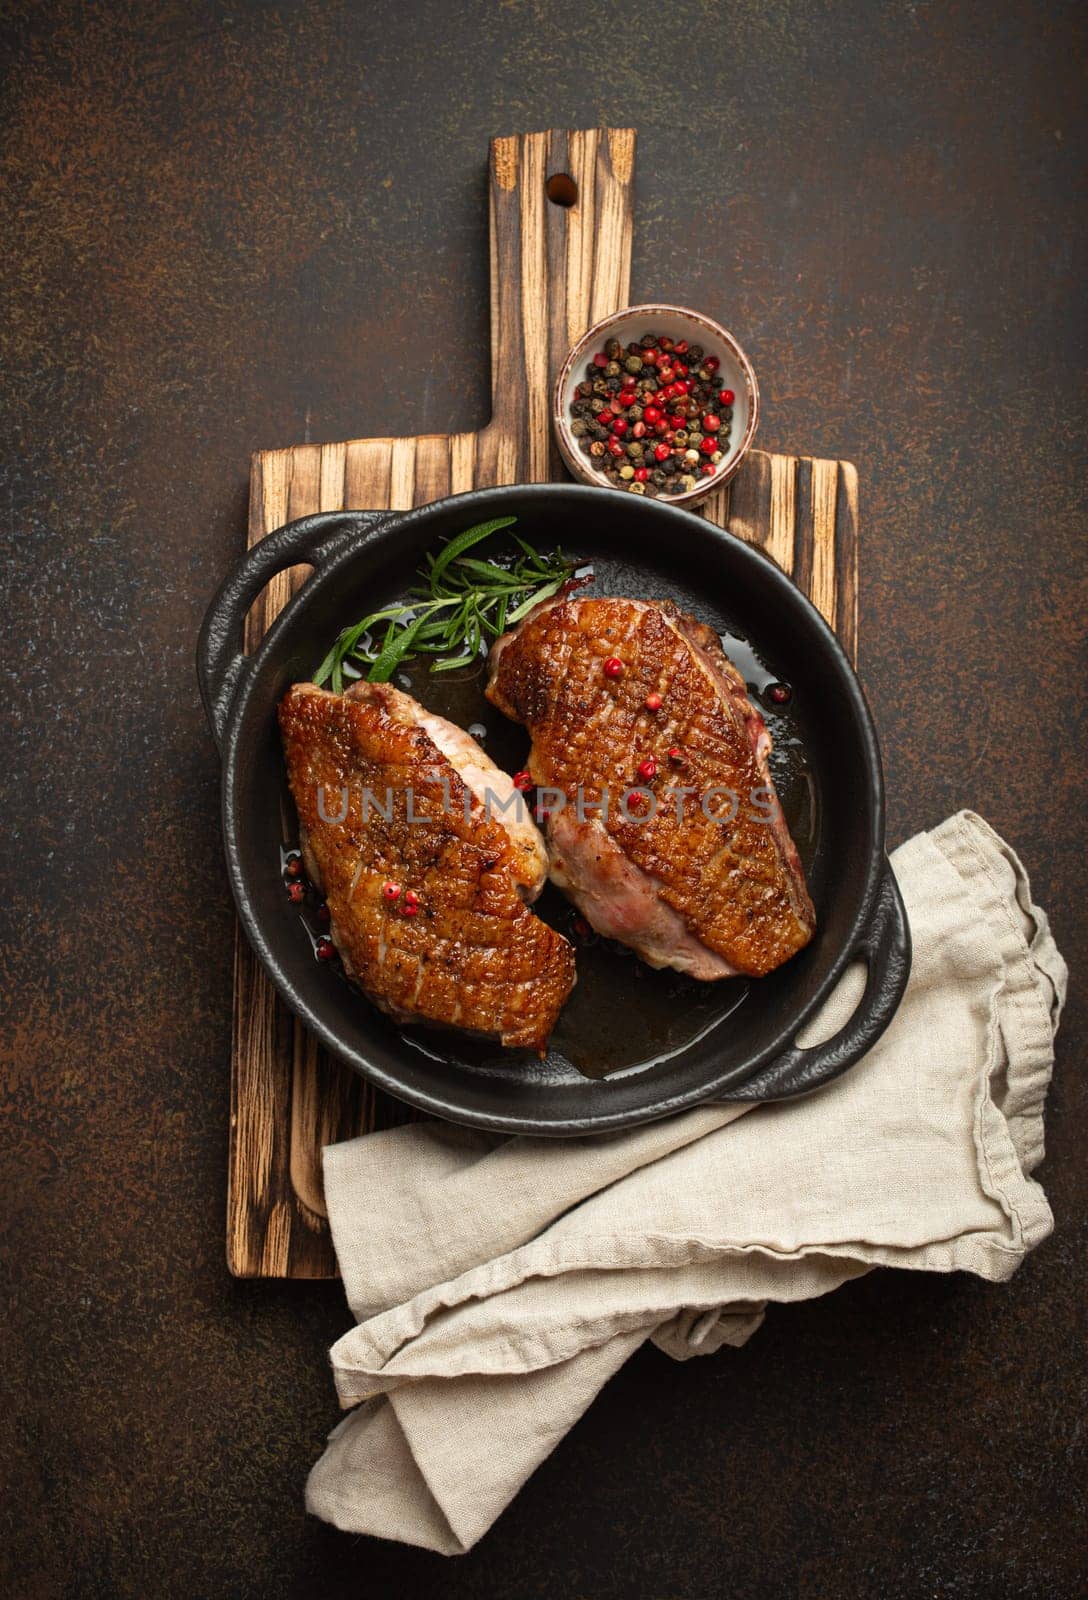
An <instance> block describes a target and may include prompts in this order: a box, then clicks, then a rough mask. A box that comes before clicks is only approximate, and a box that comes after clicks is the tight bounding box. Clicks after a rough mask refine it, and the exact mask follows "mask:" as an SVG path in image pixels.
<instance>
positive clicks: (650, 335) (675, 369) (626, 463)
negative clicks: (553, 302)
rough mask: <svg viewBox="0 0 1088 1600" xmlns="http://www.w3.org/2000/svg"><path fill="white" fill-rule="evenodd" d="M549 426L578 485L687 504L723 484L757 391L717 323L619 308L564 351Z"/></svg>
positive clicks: (671, 310) (752, 416)
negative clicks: (564, 358) (568, 349)
mask: <svg viewBox="0 0 1088 1600" xmlns="http://www.w3.org/2000/svg"><path fill="white" fill-rule="evenodd" d="M552 421H553V424H554V427H555V432H556V438H557V440H558V443H559V449H560V453H561V454H562V457H563V460H564V461H565V462H566V464H567V466H568V468H569V469H570V471H571V472H572V473H573V474H574V476H575V477H576V478H578V479H580V481H581V482H582V483H588V484H593V485H596V486H598V487H604V488H615V489H622V490H624V491H626V492H629V493H633V494H643V495H650V496H651V497H654V498H659V499H662V500H669V501H672V502H673V503H674V504H677V505H692V504H694V503H695V502H696V501H699V500H702V499H703V498H704V497H705V496H706V495H708V494H711V493H712V492H713V491H714V490H715V489H720V488H721V487H722V485H723V484H726V483H728V482H729V480H730V479H731V478H732V477H733V476H734V474H735V473H736V471H737V469H738V468H739V466H740V464H741V462H742V461H743V459H744V457H745V455H746V454H747V453H748V450H749V448H750V446H751V443H752V438H753V436H754V434H755V431H756V426H757V423H758V421H759V386H758V384H757V383H756V375H755V372H754V370H753V368H752V363H751V362H750V361H749V360H748V357H747V356H746V355H745V353H744V351H743V350H742V349H741V347H740V345H739V344H738V343H737V341H736V339H735V338H734V337H733V335H732V334H731V333H729V332H728V331H727V330H726V329H725V328H723V327H722V326H721V325H720V324H719V323H717V322H714V321H712V320H711V319H710V318H709V317H704V316H702V315H701V313H699V312H697V311H690V310H686V309H685V308H684V307H682V306H667V305H645V306H629V307H627V309H626V310H623V311H616V312H614V313H613V314H612V315H611V316H610V317H604V318H602V320H601V321H600V322H597V323H594V325H593V327H592V328H590V329H589V330H588V332H586V333H585V334H583V336H582V338H581V339H579V341H578V343H577V344H576V345H575V346H574V348H573V349H572V350H571V352H570V355H569V356H568V357H567V359H566V361H565V362H564V363H563V367H562V370H561V371H560V373H559V377H558V378H557V380H556V385H555V392H554V395H553V399H552Z"/></svg>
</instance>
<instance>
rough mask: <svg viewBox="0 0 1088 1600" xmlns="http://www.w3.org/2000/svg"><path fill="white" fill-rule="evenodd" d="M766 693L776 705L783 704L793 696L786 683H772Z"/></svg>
mask: <svg viewBox="0 0 1088 1600" xmlns="http://www.w3.org/2000/svg"><path fill="white" fill-rule="evenodd" d="M767 694H768V696H769V697H770V699H772V700H773V701H774V703H775V705H776V706H784V705H785V704H786V702H787V701H788V700H790V699H792V698H793V690H792V689H791V688H790V686H789V684H788V683H772V684H771V687H770V688H769V689H768V690H767Z"/></svg>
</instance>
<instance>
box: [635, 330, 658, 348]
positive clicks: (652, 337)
mask: <svg viewBox="0 0 1088 1600" xmlns="http://www.w3.org/2000/svg"><path fill="white" fill-rule="evenodd" d="M656 343H657V335H656V334H655V333H644V334H643V335H642V338H641V339H640V340H639V344H640V345H641V347H642V349H643V350H652V349H653V347H654V345H655V344H656Z"/></svg>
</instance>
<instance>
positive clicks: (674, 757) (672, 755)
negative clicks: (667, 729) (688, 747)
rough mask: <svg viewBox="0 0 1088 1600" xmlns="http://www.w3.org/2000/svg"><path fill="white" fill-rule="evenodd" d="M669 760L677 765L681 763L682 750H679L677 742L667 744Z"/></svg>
mask: <svg viewBox="0 0 1088 1600" xmlns="http://www.w3.org/2000/svg"><path fill="white" fill-rule="evenodd" d="M669 760H670V761H675V762H676V764H677V766H681V765H682V764H683V760H684V752H683V751H682V750H681V748H680V746H679V745H678V744H674V745H670V746H669Z"/></svg>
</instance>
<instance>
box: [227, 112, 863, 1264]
mask: <svg viewBox="0 0 1088 1600" xmlns="http://www.w3.org/2000/svg"><path fill="white" fill-rule="evenodd" d="M634 156H635V134H634V131H633V130H632V129H623V128H618V129H617V128H611V129H588V130H576V131H564V130H552V131H551V132H548V133H537V134H520V135H514V136H511V137H509V138H503V139H496V140H495V141H494V142H493V143H492V145H491V160H490V215H491V228H490V235H491V346H492V416H491V420H490V422H489V423H488V424H487V426H486V427H485V428H483V429H482V430H481V431H480V432H479V433H459V434H452V435H438V434H429V435H420V436H418V437H415V438H402V439H357V440H350V441H348V442H346V443H340V444H324V445H297V446H293V447H290V448H288V449H284V450H273V451H264V452H260V453H259V454H257V455H256V456H255V457H254V460H253V470H252V478H251V484H250V520H249V544H250V545H253V544H255V543H256V542H257V541H258V540H260V539H262V538H264V537H265V536H266V534H268V533H270V532H271V531H272V530H273V529H275V528H278V527H280V526H282V524H283V523H285V522H288V521H291V520H293V519H294V518H295V517H301V516H305V515H307V514H309V513H311V512H314V511H336V510H341V509H345V508H346V509H360V510H384V509H393V510H401V509H407V508H409V507H411V506H415V505H422V504H425V503H427V502H428V501H431V500H435V499H438V498H440V497H442V496H443V495H447V494H457V493H460V492H462V491H464V490H467V489H470V488H473V487H484V486H489V485H495V484H503V483H519V482H539V481H544V480H547V479H549V478H553V477H556V478H558V477H561V476H562V475H563V469H562V466H561V463H560V461H559V457H558V452H557V450H556V448H555V445H554V441H553V439H552V433H551V427H550V423H549V404H550V394H551V385H552V382H553V381H554V377H555V374H556V372H557V371H558V369H559V367H560V366H561V364H562V362H563V359H564V358H565V356H566V354H567V351H568V349H569V348H570V345H571V344H572V343H573V342H574V340H575V339H577V338H578V337H579V336H580V335H581V334H582V333H583V332H584V331H585V329H586V327H587V326H588V325H589V324H590V323H591V322H592V321H595V320H596V319H597V318H599V317H602V316H606V315H607V314H608V313H609V312H611V311H615V310H617V309H618V308H619V307H620V306H622V305H625V304H626V303H627V301H628V285H629V281H630V268H631V239H632V183H633V178H634ZM558 172H564V173H567V174H569V175H570V177H571V178H573V180H574V182H575V184H576V185H577V190H578V199H577V201H576V203H575V204H574V205H573V206H560V205H556V204H552V203H551V202H549V201H548V199H547V197H546V193H545V186H546V183H547V180H548V178H549V177H550V176H552V175H553V174H555V173H558ZM704 512H705V515H707V516H708V517H709V518H710V519H711V520H712V521H714V522H716V523H717V524H718V525H719V526H721V527H727V528H729V529H730V531H731V532H733V533H735V534H737V535H738V536H739V537H741V538H743V539H746V540H748V541H749V542H750V543H753V544H757V545H759V546H761V547H762V548H763V549H765V550H766V552H767V554H768V555H769V556H771V557H772V558H773V559H774V560H776V561H777V562H778V563H779V565H780V566H782V567H783V568H784V569H785V570H786V571H787V572H790V573H792V574H793V576H794V577H795V579H796V581H797V582H798V583H799V584H800V586H801V587H802V588H803V589H804V590H805V592H806V593H807V594H809V595H810V596H811V597H812V599H813V600H814V601H815V603H816V604H817V605H819V607H820V609H821V610H822V611H823V613H824V615H825V616H826V617H827V618H828V620H829V621H830V622H831V624H832V626H834V627H836V628H837V630H838V632H839V635H840V637H841V638H842V640H843V643H844V645H845V646H846V648H847V650H848V651H849V653H850V654H851V655H852V656H853V655H855V654H856V646H857V584H856V569H857V475H856V473H855V471H854V469H853V467H852V466H850V465H849V464H848V463H846V462H836V461H818V460H808V459H797V458H795V457H792V456H778V455H773V456H772V455H766V454H763V453H761V452H758V451H753V452H752V453H751V454H750V455H749V457H748V459H747V461H746V462H745V464H744V466H743V468H742V469H741V471H740V472H739V473H738V475H737V477H736V478H735V479H734V480H733V482H732V483H731V484H730V485H729V486H728V487H727V488H725V489H724V490H722V491H721V493H720V494H717V495H715V496H713V497H712V498H711V499H710V500H709V501H707V502H706V503H705V504H704ZM307 573H308V569H307V568H305V567H300V568H295V569H294V570H293V571H292V572H290V573H284V574H281V575H280V576H279V577H277V578H276V579H275V580H274V581H273V582H272V583H270V584H269V586H268V588H267V589H266V590H265V592H264V594H263V595H262V596H261V597H260V598H259V600H258V601H257V603H256V605H255V606H254V608H253V611H252V613H251V615H250V618H249V624H248V643H249V644H250V646H252V645H253V644H254V643H256V641H257V640H259V638H260V637H261V636H262V634H263V633H264V632H265V630H266V629H267V628H268V626H269V625H270V624H271V622H272V621H273V619H274V618H275V617H276V615H277V614H278V613H279V611H280V610H281V609H282V607H283V606H284V605H285V604H286V602H287V600H288V599H289V598H290V596H291V594H292V593H293V592H294V591H295V590H296V589H297V588H298V587H299V586H300V585H301V583H303V582H304V581H305V578H306V576H307ZM231 1071H232V1080H231V1132H230V1170H229V1180H228V1215H227V1260H228V1264H229V1266H230V1269H231V1271H232V1272H233V1273H235V1274H236V1275H238V1276H242V1277H299V1278H303V1277H331V1276H334V1275H335V1272H336V1263H335V1259H334V1256H333V1253H332V1249H331V1245H330V1242H329V1237H328V1229H327V1225H326V1221H325V1212H324V1203H323V1199H322V1186H321V1165H320V1163H321V1149H322V1147H323V1146H324V1145H325V1144H328V1143H330V1142H332V1141H334V1140H337V1139H345V1138H349V1137H351V1136H353V1135H355V1134H358V1133H363V1132H368V1131H371V1130H373V1129H377V1128H381V1127H389V1126H394V1125H396V1124H397V1123H399V1122H403V1121H405V1120H408V1118H409V1117H410V1116H411V1114H412V1113H410V1112H409V1111H408V1109H407V1108H406V1107H403V1106H401V1105H400V1104H399V1103H397V1102H396V1101H393V1100H391V1099H389V1098H388V1097H387V1096H385V1095H381V1094H379V1093H376V1092H375V1091H374V1090H373V1088H372V1087H371V1086H370V1085H369V1084H368V1083H366V1082H365V1080H363V1079H361V1078H360V1077H359V1076H358V1075H357V1074H355V1073H353V1072H351V1071H349V1070H348V1069H347V1068H344V1067H341V1066H339V1065H338V1064H337V1063H336V1062H334V1061H332V1060H331V1059H330V1058H329V1057H328V1056H327V1055H326V1054H325V1052H324V1051H323V1050H321V1049H320V1048H319V1047H318V1046H317V1045H316V1044H315V1043H314V1041H313V1040H311V1039H310V1038H309V1036H308V1035H307V1034H306V1033H305V1031H304V1030H303V1029H302V1028H301V1026H300V1025H299V1024H298V1023H297V1021H296V1020H295V1018H294V1017H293V1015H292V1014H291V1013H290V1012H289V1011H288V1010H287V1008H286V1007H285V1006H284V1005H283V1003H282V1002H281V1001H280V1000H279V999H278V997H277V996H276V994H275V992H274V990H273V989H272V986H271V984H270V983H269V982H268V981H267V979H266V978H265V976H264V973H263V970H262V969H261V967H260V966H259V964H258V962H257V960H256V958H255V957H254V956H253V954H252V952H251V950H250V948H249V945H248V943H247V942H246V940H245V938H244V936H243V935H242V934H241V932H240V930H239V933H238V935H237V942H236V952H235V986H234V1030H233V1048H232V1065H231Z"/></svg>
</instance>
